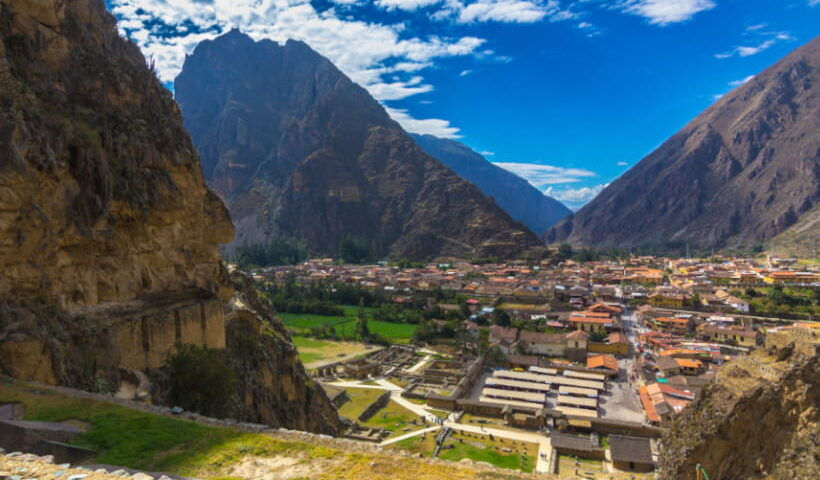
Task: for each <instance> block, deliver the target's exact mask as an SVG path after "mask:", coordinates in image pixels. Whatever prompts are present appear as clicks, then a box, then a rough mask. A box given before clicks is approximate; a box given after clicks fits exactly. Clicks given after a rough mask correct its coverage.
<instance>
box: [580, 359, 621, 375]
mask: <svg viewBox="0 0 820 480" xmlns="http://www.w3.org/2000/svg"><path fill="white" fill-rule="evenodd" d="M587 368H594V369H601V370H611V371H614V372H617V371H618V360H617V359H616V358H615V357H613V356H612V355H595V356H592V357H588V358H587Z"/></svg>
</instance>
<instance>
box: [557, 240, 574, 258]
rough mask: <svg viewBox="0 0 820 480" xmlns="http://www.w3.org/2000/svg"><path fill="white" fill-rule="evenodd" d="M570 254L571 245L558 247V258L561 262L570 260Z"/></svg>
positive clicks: (565, 244) (566, 244)
mask: <svg viewBox="0 0 820 480" xmlns="http://www.w3.org/2000/svg"><path fill="white" fill-rule="evenodd" d="M572 254H573V252H572V245H570V244H568V243H562V244H561V245H558V257H559V258H560V259H561V260H567V259H570V258H572Z"/></svg>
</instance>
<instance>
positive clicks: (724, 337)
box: [701, 325, 762, 348]
mask: <svg viewBox="0 0 820 480" xmlns="http://www.w3.org/2000/svg"><path fill="white" fill-rule="evenodd" d="M701 333H702V334H703V337H704V338H705V339H708V340H710V341H712V342H717V343H725V344H729V345H738V346H741V347H748V348H752V347H755V346H757V344H758V343H759V341H760V340H761V338H762V336H761V334H760V332H757V331H754V330H746V329H743V328H738V327H718V326H715V325H705V326H704V327H703V328H702V329H701Z"/></svg>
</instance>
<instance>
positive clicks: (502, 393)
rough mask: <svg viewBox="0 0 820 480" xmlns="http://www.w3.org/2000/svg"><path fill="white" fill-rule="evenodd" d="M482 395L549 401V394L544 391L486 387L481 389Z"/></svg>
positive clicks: (539, 401)
mask: <svg viewBox="0 0 820 480" xmlns="http://www.w3.org/2000/svg"><path fill="white" fill-rule="evenodd" d="M481 395H482V396H484V397H496V398H511V399H513V400H523V401H525V402H535V403H541V404H542V405H543V404H544V402H546V401H547V396H546V395H544V394H543V393H532V392H518V391H515V390H502V389H500V388H489V387H486V388H484V390H482V391H481Z"/></svg>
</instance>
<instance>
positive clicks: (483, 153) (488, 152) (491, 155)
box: [478, 150, 495, 157]
mask: <svg viewBox="0 0 820 480" xmlns="http://www.w3.org/2000/svg"><path fill="white" fill-rule="evenodd" d="M478 153H480V154H481V155H483V156H485V157H494V156H495V152H491V151H489V150H482V151H480V152H478Z"/></svg>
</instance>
